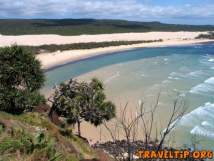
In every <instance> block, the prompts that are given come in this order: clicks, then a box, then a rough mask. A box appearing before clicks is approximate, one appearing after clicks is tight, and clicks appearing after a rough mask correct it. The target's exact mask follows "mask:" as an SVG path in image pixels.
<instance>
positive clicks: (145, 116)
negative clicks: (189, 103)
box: [104, 93, 187, 161]
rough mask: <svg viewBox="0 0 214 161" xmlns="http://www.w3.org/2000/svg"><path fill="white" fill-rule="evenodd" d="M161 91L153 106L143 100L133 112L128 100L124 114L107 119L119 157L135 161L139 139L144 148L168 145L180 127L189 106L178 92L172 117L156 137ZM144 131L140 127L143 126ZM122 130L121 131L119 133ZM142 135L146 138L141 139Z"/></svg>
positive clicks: (170, 115)
mask: <svg viewBox="0 0 214 161" xmlns="http://www.w3.org/2000/svg"><path fill="white" fill-rule="evenodd" d="M159 101H160V93H159V94H158V97H157V98H156V100H155V101H154V105H153V106H152V107H151V108H149V109H148V108H146V107H145V106H144V105H145V104H144V102H140V104H139V107H137V108H136V109H135V108H133V107H131V110H133V109H134V110H136V113H134V114H133V113H130V111H128V103H127V104H126V105H125V107H122V109H121V114H120V115H119V116H117V117H116V118H115V119H114V121H112V122H111V124H106V123H104V127H105V128H106V130H107V131H108V133H109V135H110V137H111V139H112V141H113V143H114V144H113V145H114V148H115V149H117V150H116V153H114V154H111V155H113V157H114V159H115V160H117V161H127V160H128V161H132V160H135V158H134V153H135V152H136V150H139V149H136V146H135V145H136V142H138V141H142V140H143V145H142V146H141V148H143V149H146V150H150V149H151V148H153V150H156V151H159V150H162V149H163V148H164V145H163V144H164V142H165V140H166V137H167V136H169V134H170V133H171V131H172V130H173V129H174V128H175V127H176V125H177V124H178V123H179V121H180V120H181V119H182V117H183V116H184V114H185V111H186V110H187V108H186V106H185V101H184V100H183V98H182V97H180V96H178V97H177V98H176V99H175V100H174V102H173V107H172V111H171V112H170V114H169V120H167V123H166V127H165V128H164V129H162V128H161V129H160V131H161V132H160V136H157V132H156V136H155V138H152V131H153V130H156V131H157V129H155V127H154V121H155V115H157V114H158V112H157V108H158V106H159ZM141 129H142V130H143V131H140V130H141ZM118 133H120V135H121V136H120V135H118ZM121 137H122V139H124V142H125V144H124V146H121V142H119V140H121ZM141 138H142V139H141Z"/></svg>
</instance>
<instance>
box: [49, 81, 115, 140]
mask: <svg viewBox="0 0 214 161" xmlns="http://www.w3.org/2000/svg"><path fill="white" fill-rule="evenodd" d="M51 102H52V108H51V113H52V112H53V111H55V112H56V113H57V114H58V115H59V116H62V117H65V118H66V119H67V123H69V124H77V125H78V135H79V136H81V131H80V124H81V122H82V121H87V122H90V123H91V124H93V125H95V126H98V125H100V124H102V123H103V121H109V120H110V119H112V118H113V117H115V105H114V104H113V103H112V102H110V101H106V96H105V94H104V87H103V84H102V82H101V81H99V80H98V79H95V78H94V79H92V80H91V82H90V83H86V82H77V81H76V80H72V79H71V80H70V81H68V82H67V83H62V84H60V85H59V86H58V87H56V90H55V93H54V96H53V99H52V101H51Z"/></svg>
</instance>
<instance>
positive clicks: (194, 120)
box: [179, 102, 214, 138]
mask: <svg viewBox="0 0 214 161" xmlns="http://www.w3.org/2000/svg"><path fill="white" fill-rule="evenodd" d="M213 122H214V103H210V102H207V103H205V104H204V105H203V106H199V107H198V108H196V109H195V110H193V111H191V112H190V113H188V114H186V115H184V116H183V118H182V119H181V120H180V122H179V125H180V126H185V127H189V128H190V133H191V134H194V135H199V136H204V137H209V138H214V125H213V124H212V123H213Z"/></svg>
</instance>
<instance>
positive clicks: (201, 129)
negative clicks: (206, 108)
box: [190, 126, 214, 139]
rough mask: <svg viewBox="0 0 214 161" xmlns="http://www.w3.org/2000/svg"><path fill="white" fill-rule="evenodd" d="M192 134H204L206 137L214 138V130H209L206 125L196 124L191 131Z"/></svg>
mask: <svg viewBox="0 0 214 161" xmlns="http://www.w3.org/2000/svg"><path fill="white" fill-rule="evenodd" d="M190 133H191V134H194V135H199V136H204V137H209V138H213V139H214V131H212V130H208V129H206V128H204V127H201V126H195V127H194V128H193V129H192V130H191V131H190Z"/></svg>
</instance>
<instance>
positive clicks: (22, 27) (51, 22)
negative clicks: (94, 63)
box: [0, 19, 214, 35]
mask: <svg viewBox="0 0 214 161" xmlns="http://www.w3.org/2000/svg"><path fill="white" fill-rule="evenodd" d="M149 31H214V26H211V25H205V26H202V25H198V26H196V25H175V24H163V23H160V22H135V21H125V20H95V19H0V34H2V35H23V34H59V35H80V34H106V33H125V32H149Z"/></svg>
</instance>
